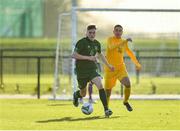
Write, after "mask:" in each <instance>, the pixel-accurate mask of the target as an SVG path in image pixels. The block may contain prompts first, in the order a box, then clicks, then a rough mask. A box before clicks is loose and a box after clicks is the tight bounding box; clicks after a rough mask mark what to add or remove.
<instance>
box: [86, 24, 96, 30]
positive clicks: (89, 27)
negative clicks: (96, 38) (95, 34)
mask: <svg viewBox="0 0 180 131" xmlns="http://www.w3.org/2000/svg"><path fill="white" fill-rule="evenodd" d="M91 29H96V25H88V26H87V30H91Z"/></svg>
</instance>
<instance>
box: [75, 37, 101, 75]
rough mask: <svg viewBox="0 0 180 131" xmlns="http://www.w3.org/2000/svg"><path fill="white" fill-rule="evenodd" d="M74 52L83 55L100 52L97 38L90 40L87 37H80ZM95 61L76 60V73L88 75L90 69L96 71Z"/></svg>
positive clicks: (93, 54)
mask: <svg viewBox="0 0 180 131" xmlns="http://www.w3.org/2000/svg"><path fill="white" fill-rule="evenodd" d="M75 52H77V53H78V54H80V55H84V56H95V55H96V53H97V52H98V53H101V45H100V43H99V42H98V41H97V40H94V41H91V40H90V39H89V38H88V37H85V38H82V39H80V40H79V41H78V42H77V44H76V46H75ZM96 70H97V66H96V63H95V62H93V61H89V60H76V73H77V75H85V76H86V75H88V73H91V72H92V71H96Z"/></svg>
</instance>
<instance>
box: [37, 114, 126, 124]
mask: <svg viewBox="0 0 180 131" xmlns="http://www.w3.org/2000/svg"><path fill="white" fill-rule="evenodd" d="M119 117H123V116H112V117H110V118H105V117H103V116H93V117H83V118H72V117H63V118H60V119H49V120H42V121H36V122H37V123H49V122H64V121H70V122H71V121H72V122H73V121H86V120H87V121H88V120H98V119H116V118H119Z"/></svg>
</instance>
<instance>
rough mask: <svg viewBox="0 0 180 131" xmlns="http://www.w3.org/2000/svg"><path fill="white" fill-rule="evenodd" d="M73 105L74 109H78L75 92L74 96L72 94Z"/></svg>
mask: <svg viewBox="0 0 180 131" xmlns="http://www.w3.org/2000/svg"><path fill="white" fill-rule="evenodd" d="M73 105H74V106H75V107H78V105H79V102H78V97H77V96H76V92H74V94H73Z"/></svg>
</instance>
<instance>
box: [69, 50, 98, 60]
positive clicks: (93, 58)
mask: <svg viewBox="0 0 180 131" xmlns="http://www.w3.org/2000/svg"><path fill="white" fill-rule="evenodd" d="M71 57H72V58H74V59H77V60H89V61H94V62H96V57H95V56H84V55H80V54H79V53H77V52H73V54H72V55H71Z"/></svg>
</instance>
